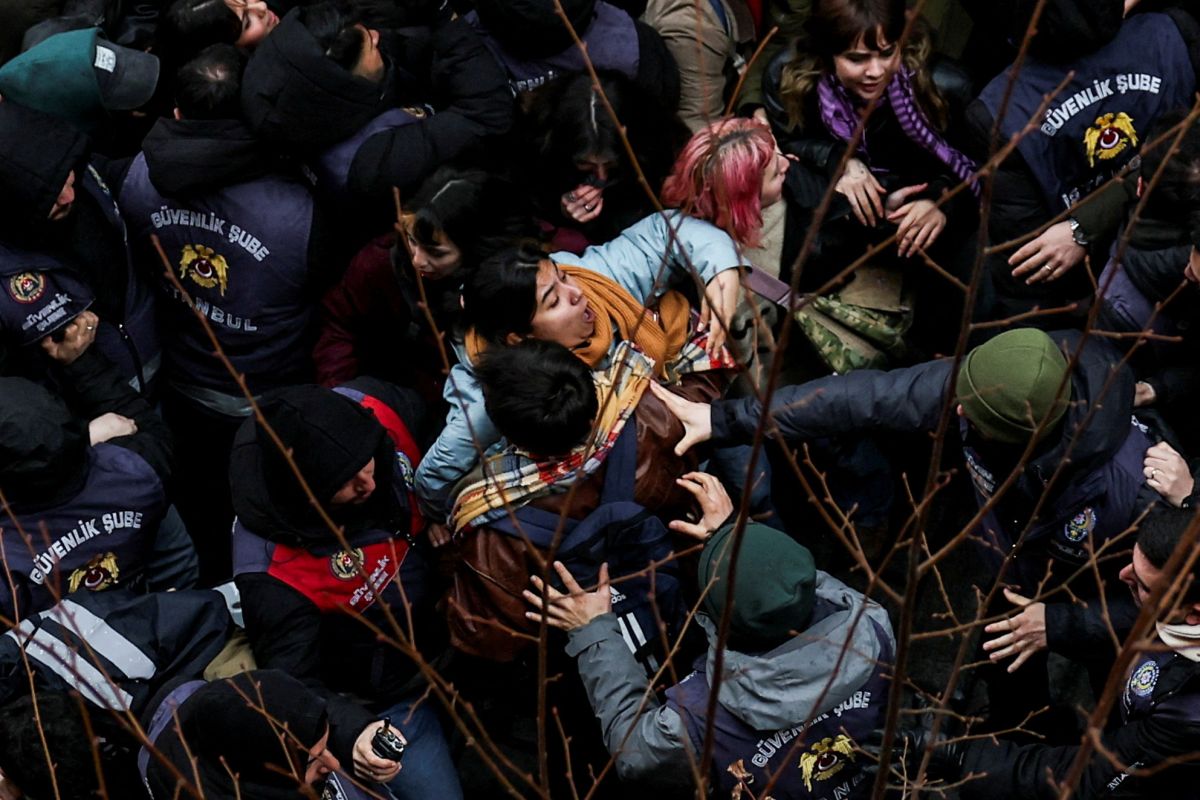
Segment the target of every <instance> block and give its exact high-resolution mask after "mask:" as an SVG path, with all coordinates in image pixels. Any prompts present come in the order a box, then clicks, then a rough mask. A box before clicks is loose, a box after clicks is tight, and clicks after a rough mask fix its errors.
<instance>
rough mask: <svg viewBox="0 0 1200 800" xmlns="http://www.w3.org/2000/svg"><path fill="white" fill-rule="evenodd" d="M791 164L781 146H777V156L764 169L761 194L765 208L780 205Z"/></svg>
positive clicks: (772, 157)
mask: <svg viewBox="0 0 1200 800" xmlns="http://www.w3.org/2000/svg"><path fill="white" fill-rule="evenodd" d="M789 164H791V162H790V161H788V159H787V156H785V155H784V154H783V153H781V152H780V151H779V145H776V146H775V154H774V155H773V156H771V160H770V161H768V162H767V166H766V167H765V168H764V169H763V178H762V192H761V193H760V194H759V198H760V199H761V200H762V207H763V208H766V207H767V206H769V205H773V204H774V203H778V202H779V200H780V198H782V197H783V181H784V179H785V178H786V177H787V171H788V165H789Z"/></svg>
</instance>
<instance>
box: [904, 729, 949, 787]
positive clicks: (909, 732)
mask: <svg viewBox="0 0 1200 800" xmlns="http://www.w3.org/2000/svg"><path fill="white" fill-rule="evenodd" d="M931 744H932V745H933V752H932V753H930V754H929V768H928V769H927V770H926V774H927V775H928V776H929V777H930V778H937V779H940V780H943V781H947V782H953V781H957V780H958V779H959V778H961V777H962V772H963V760H964V759H965V758H966V748H965V747H964V743H963V741H962V740H961V739H956V740H947V739H946V736H945V734H943V733H940V732H939V733H938V734H937V736H933V734H932V732H931V731H930V730H929V729H928V728H925V727H923V726H922V727H917V728H907V729H902V730H899V731H896V737H895V740H894V741H893V742H892V760H893V761H894V762H895V763H896V764H901V763H902V764H903V765H904V768H905V774H907V775H916V774H917V769H918V768H919V767H920V766H921V759H922V758H924V757H925V749H926V748H927V747H929V746H930V745H931Z"/></svg>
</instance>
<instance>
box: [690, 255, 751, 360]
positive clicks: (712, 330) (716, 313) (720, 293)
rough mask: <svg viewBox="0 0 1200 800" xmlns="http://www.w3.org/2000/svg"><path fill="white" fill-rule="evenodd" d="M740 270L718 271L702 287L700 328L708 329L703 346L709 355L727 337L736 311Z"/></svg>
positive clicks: (716, 349)
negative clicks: (705, 343)
mask: <svg viewBox="0 0 1200 800" xmlns="http://www.w3.org/2000/svg"><path fill="white" fill-rule="evenodd" d="M739 271H740V270H737V269H726V270H722V271H721V272H718V273H717V274H716V276H714V277H713V279H712V280H710V281H709V282H708V285H707V286H705V287H704V297H703V298H702V299H701V300H700V330H704V329H706V328H707V329H708V344H707V346H706V347H705V348H704V349H705V351H707V353H708V354H709V356H713V355H716V354H717V353H718V352H719V351H720V350H721V347H722V346H723V345H724V344H725V340H726V339H727V338H729V326H730V325H732V324H733V315H734V313H735V312H736V311H737V305H738V289H739V288H740V287H741V281H740V280H739V275H738V273H739Z"/></svg>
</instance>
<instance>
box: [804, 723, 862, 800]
mask: <svg viewBox="0 0 1200 800" xmlns="http://www.w3.org/2000/svg"><path fill="white" fill-rule="evenodd" d="M853 761H854V742H852V741H851V740H850V737H849V736H847V735H845V734H844V733H842V734H838V735H837V736H835V737H826V738H824V739H822V740H821V741H819V742H817V743H816V744H814V745H813V746H812V749H811V750H809V751H808V752H807V753H804V754H802V755H801V756H800V771H801V773H802V774H803V778H804V788H806V789H808V790H809V791H810V792H811V791H812V788H813V787H812V784H813V781H814V780H818V781H823V780H826V779H828V778H831V777H833V776H834V775H836V774H838V773H839V772H841V771H842V768H843V767H845V766H846V764H847V763H848V762H853Z"/></svg>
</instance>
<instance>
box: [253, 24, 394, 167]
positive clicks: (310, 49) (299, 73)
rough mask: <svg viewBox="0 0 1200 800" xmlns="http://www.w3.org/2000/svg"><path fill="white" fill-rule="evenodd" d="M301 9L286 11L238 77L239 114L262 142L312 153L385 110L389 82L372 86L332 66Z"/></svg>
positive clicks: (350, 133) (368, 82)
mask: <svg viewBox="0 0 1200 800" xmlns="http://www.w3.org/2000/svg"><path fill="white" fill-rule="evenodd" d="M300 11H301V9H293V10H292V11H290V12H288V14H287V16H285V17H284V18H283V19H282V20H281V21H280V23H279V25H277V26H276V27H275V29H274V30H273V31H271V35H270V36H268V37H267V38H266V39H264V40H263V41H262V43H261V44H259V46H258V47H257V48H256V49H255V51H254V55H253V56H252V57H251V59H250V63H249V64H247V65H246V71H245V74H244V75H243V76H242V114H243V116H245V118H246V120H247V122H249V124H250V128H251V129H252V130H253V131H254V133H255V134H256V135H257V136H259V137H260V138H261V139H263V140H264V141H265V142H267V143H269V144H272V145H278V146H280V147H284V148H287V149H288V150H290V151H292V152H296V153H302V154H313V153H316V152H318V151H320V150H322V149H324V148H326V147H329V146H330V145H333V144H336V143H337V142H340V141H342V140H344V139H346V138H347V137H349V136H351V135H352V134H353V133H355V132H356V131H358V130H359V129H360V128H361V127H362V126H363V125H365V124H367V123H368V122H369V121H371V120H372V119H373V118H374V117H376V116H377V115H379V114H380V113H381V112H382V111H384V110H385V109H386V107H387V103H386V98H385V95H386V94H387V91H386V90H387V86H388V85H389V78H385V79H384V81H383V82H382V83H379V84H376V83H372V82H371V81H369V80H367V79H365V78H360V77H358V76H356V75H352V74H351V73H350V72H349V71H348V70H346V69H343V68H342V67H340V66H338V65H337V64H335V63H333V61H331V60H330V59H329V58H327V57H326V56H325V54H324V52H323V51H322V50H321V47H320V45H318V44H317V40H316V39H315V38H313V35H312V34H311V33H309V31H308V29H307V28H305V27H304V25H303V24H302V23H301V22H300Z"/></svg>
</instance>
